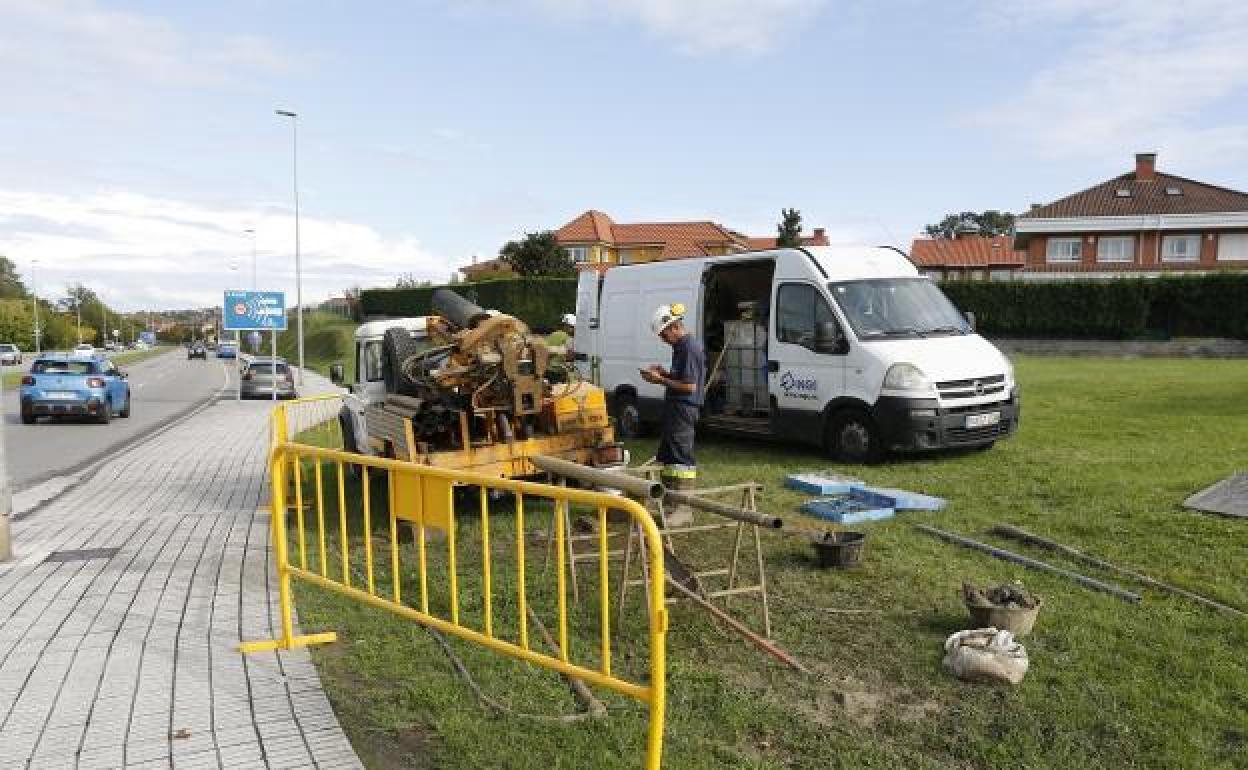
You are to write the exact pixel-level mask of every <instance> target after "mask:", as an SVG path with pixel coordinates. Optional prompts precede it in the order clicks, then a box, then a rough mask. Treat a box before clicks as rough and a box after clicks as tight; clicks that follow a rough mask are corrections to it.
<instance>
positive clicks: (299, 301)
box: [275, 110, 303, 385]
mask: <svg viewBox="0 0 1248 770" xmlns="http://www.w3.org/2000/svg"><path fill="white" fill-rule="evenodd" d="M275 112H276V113H277V114H278V115H280V116H282V117H284V118H290V131H291V133H290V136H291V150H292V161H293V162H292V169H293V172H292V176H293V180H294V192H295V335H296V336H297V337H298V340H297V345H298V349H299V368H298V369H297V370H296V371H297V375H298V377H299V384H300V385H302V384H303V263H302V257H301V255H300V253H299V116H298V115H297V114H296V113H294V112H291V111H290V110H275Z"/></svg>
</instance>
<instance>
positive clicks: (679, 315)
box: [650, 302, 685, 334]
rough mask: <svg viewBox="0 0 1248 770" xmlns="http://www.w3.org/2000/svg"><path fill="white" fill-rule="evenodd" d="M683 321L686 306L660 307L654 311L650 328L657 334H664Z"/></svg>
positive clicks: (679, 304) (675, 303) (671, 305)
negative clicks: (669, 328) (665, 330)
mask: <svg viewBox="0 0 1248 770" xmlns="http://www.w3.org/2000/svg"><path fill="white" fill-rule="evenodd" d="M683 320H685V306H684V305H682V304H681V303H679V302H674V303H672V304H670V305H659V307H658V308H657V309H656V310H655V311H654V317H653V318H651V319H650V328H651V330H653V331H654V333H655V334H662V333H663V330H664V329H666V328H667V327H669V326H671V325H672V324H674V323H676V322H677V321H683Z"/></svg>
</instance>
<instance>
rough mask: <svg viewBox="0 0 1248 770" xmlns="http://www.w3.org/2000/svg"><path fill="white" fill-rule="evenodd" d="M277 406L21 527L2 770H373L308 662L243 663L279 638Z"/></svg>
mask: <svg viewBox="0 0 1248 770" xmlns="http://www.w3.org/2000/svg"><path fill="white" fill-rule="evenodd" d="M268 408H269V407H268V405H267V404H265V403H260V402H252V403H248V402H243V403H242V404H238V403H235V402H233V401H223V402H221V403H218V404H214V405H213V406H210V407H208V408H207V409H205V410H204V411H202V412H200V413H199V414H197V415H196V416H194V417H192V418H190V419H189V420H188V421H186V422H184V423H182V424H180V425H178V426H176V427H174V428H173V429H171V430H169V431H166V432H165V433H163V434H161V435H159V436H157V437H155V438H153V439H150V440H149V441H148V442H146V443H144V444H141V445H140V446H138V447H135V448H132V449H130V450H128V451H125V452H123V453H121V454H119V455H118V456H116V457H114V458H112V459H110V460H109V461H107V462H106V463H105V464H103V465H101V466H99V468H98V469H97V470H96V471H95V472H94V473H93V474H90V475H89V477H88V478H86V479H85V480H84V481H83V482H82V483H80V484H79V485H77V486H75V487H74V488H72V489H71V490H69V491H68V492H66V493H65V494H63V495H62V496H61V497H59V498H58V499H56V500H54V501H53V502H51V503H49V504H48V505H47V506H46V507H44V508H43V509H41V510H39V511H37V512H36V513H34V514H33V515H31V516H29V517H28V518H24V519H21V520H18V521H15V522H14V524H13V537H14V542H15V545H16V546H17V551H18V553H17V554H16V555H15V559H14V560H13V561H11V562H9V563H6V564H2V565H0V768H32V769H33V768H81V769H82V770H86V769H87V768H110V769H111V768H170V767H173V768H188V769H190V768H194V769H196V770H198V769H199V768H230V769H231V770H234V769H235V768H303V767H307V768H324V769H325V770H331V769H336V768H361V767H362V765H361V764H360V761H359V759H358V758H357V757H356V755H355V753H354V751H352V749H351V746H350V745H349V744H348V742H347V739H346V737H345V736H344V735H343V732H342V729H341V728H340V726H339V724H338V720H337V718H336V717H335V716H334V713H333V711H332V710H331V708H330V704H329V700H328V699H327V698H326V696H325V693H324V691H323V690H322V688H321V684H320V680H319V678H318V677H317V674H316V670H315V668H314V667H313V666H312V663H311V660H310V659H309V657H308V652H307V650H304V649H300V650H294V651H291V652H281V653H259V654H253V655H248V656H246V657H244V656H242V655H240V654H239V653H238V652H237V651H236V650H235V649H234V648H235V645H236V644H238V642H239V641H240V640H254V639H267V638H274V637H275V636H277V635H278V633H279V628H280V620H279V618H278V602H277V582H276V576H275V574H274V572H273V565H272V558H273V554H272V552H271V550H270V543H269V517H268V513H267V510H259V509H260V508H261V507H262V506H265V507H267V502H268V498H267V494H268V488H267V478H266V468H265V453H266V449H267V437H268V419H267V417H268ZM99 548H117V549H119V550H118V551H117V552H116V554H115V555H112V556H108V555H107V554H104V555H102V556H101V555H99V554H95V556H96V558H86V559H78V560H74V559H72V558H70V560H64V561H47V560H46V556H47V555H48V554H49V553H52V552H61V551H66V550H78V549H99ZM84 555H85V556H92V554H84ZM66 556H72V555H66Z"/></svg>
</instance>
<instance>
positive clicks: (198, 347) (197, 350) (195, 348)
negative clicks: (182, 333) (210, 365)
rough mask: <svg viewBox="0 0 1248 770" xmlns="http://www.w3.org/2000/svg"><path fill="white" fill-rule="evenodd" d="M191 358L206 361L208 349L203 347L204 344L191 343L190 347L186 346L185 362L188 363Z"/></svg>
mask: <svg viewBox="0 0 1248 770" xmlns="http://www.w3.org/2000/svg"><path fill="white" fill-rule="evenodd" d="M192 358H198V359H201V360H204V361H207V360H208V349H207V348H205V347H204V343H202V342H192V343H191V344H190V345H187V347H186V360H187V361H190V360H191V359H192Z"/></svg>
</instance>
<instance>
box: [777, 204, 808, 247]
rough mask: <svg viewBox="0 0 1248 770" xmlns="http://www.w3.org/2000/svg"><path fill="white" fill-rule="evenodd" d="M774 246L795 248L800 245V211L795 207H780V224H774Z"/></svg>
mask: <svg viewBox="0 0 1248 770" xmlns="http://www.w3.org/2000/svg"><path fill="white" fill-rule="evenodd" d="M776 232H777V236H776V248H777V249H795V248H797V247H798V246H801V245H802V212H800V211H798V210H797V209H780V224H778V225H776Z"/></svg>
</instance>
